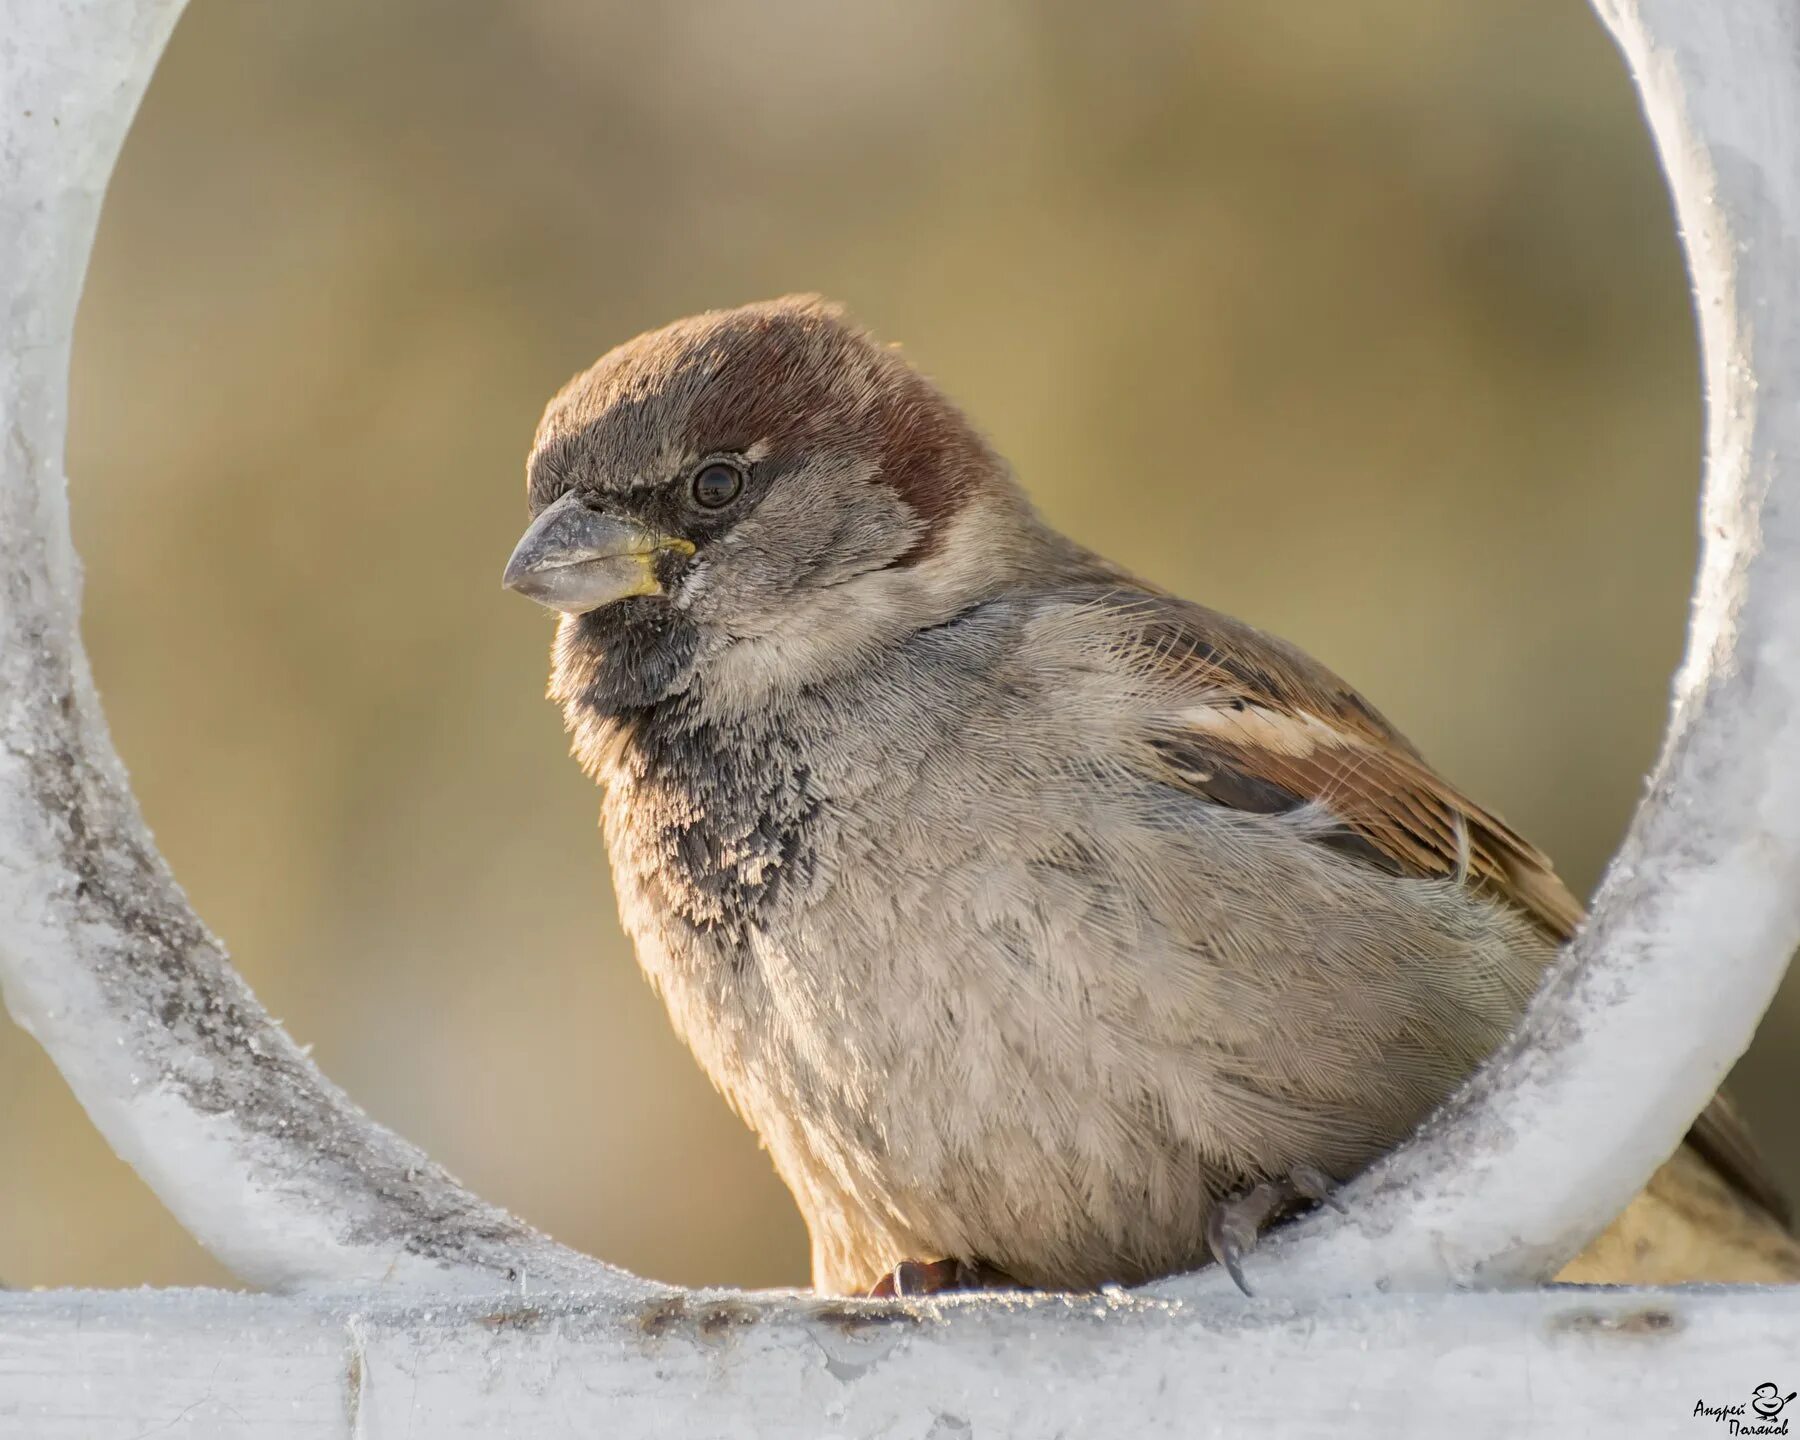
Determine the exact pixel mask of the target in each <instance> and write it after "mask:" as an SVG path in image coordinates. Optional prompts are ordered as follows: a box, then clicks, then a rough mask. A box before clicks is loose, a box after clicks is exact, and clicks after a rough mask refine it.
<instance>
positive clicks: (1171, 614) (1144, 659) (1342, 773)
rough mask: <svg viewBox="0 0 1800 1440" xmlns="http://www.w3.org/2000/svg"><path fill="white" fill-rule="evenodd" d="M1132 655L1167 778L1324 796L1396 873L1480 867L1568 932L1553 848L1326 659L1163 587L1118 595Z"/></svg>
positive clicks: (1291, 796) (1202, 785)
mask: <svg viewBox="0 0 1800 1440" xmlns="http://www.w3.org/2000/svg"><path fill="white" fill-rule="evenodd" d="M1111 603H1113V604H1116V606H1117V611H1116V613H1117V615H1118V617H1119V620H1120V621H1121V622H1122V624H1123V625H1124V627H1125V630H1126V633H1127V634H1129V636H1130V639H1129V640H1128V641H1127V642H1126V645H1127V647H1128V649H1134V650H1136V651H1137V652H1138V653H1136V654H1127V655H1126V656H1125V657H1124V658H1125V659H1126V663H1127V664H1128V665H1129V666H1130V668H1131V669H1132V670H1134V671H1136V672H1138V673H1144V672H1145V670H1146V669H1147V670H1148V673H1149V674H1150V675H1151V676H1152V677H1153V679H1152V682H1151V685H1150V693H1151V694H1153V695H1154V696H1155V697H1156V698H1155V703H1154V704H1153V705H1152V706H1151V707H1150V714H1151V726H1152V733H1153V741H1152V743H1153V745H1154V747H1155V750H1156V753H1157V755H1158V756H1159V758H1160V761H1161V763H1162V765H1163V766H1164V767H1165V768H1166V772H1167V774H1166V778H1167V779H1168V780H1169V782H1170V783H1172V784H1174V785H1176V786H1178V787H1179V788H1182V789H1186V790H1189V791H1191V792H1193V793H1195V794H1197V795H1201V796H1203V797H1205V798H1206V799H1208V800H1211V801H1213V802H1214V803H1216V804H1220V805H1228V806H1232V807H1234V808H1236V809H1242V810H1254V811H1260V812H1264V813H1272V812H1280V811H1286V810H1294V809H1298V808H1300V807H1302V806H1307V805H1314V806H1318V807H1319V808H1320V809H1322V810H1323V811H1325V812H1327V813H1328V814H1329V815H1330V816H1331V817H1332V818H1333V819H1334V820H1335V821H1336V822H1337V825H1338V827H1339V829H1338V830H1337V831H1336V832H1334V834H1332V835H1330V836H1328V837H1326V838H1327V840H1328V841H1329V842H1331V843H1336V844H1338V845H1339V846H1340V847H1341V848H1343V849H1344V850H1346V851H1347V852H1348V853H1351V854H1353V855H1356V856H1358V857H1359V858H1361V859H1363V860H1364V861H1366V862H1368V863H1370V864H1374V865H1379V866H1380V867H1382V868H1384V869H1386V870H1388V871H1390V872H1392V873H1393V874H1396V875H1407V876H1421V877H1423V876H1453V875H1461V876H1464V877H1466V879H1467V881H1468V883H1469V884H1470V885H1472V886H1474V887H1476V888H1477V889H1479V890H1482V891H1484V892H1487V893H1489V894H1492V895H1494V896H1495V897H1496V898H1498V899H1500V900H1503V901H1505V902H1506V903H1508V904H1510V905H1513V906H1516V907H1517V908H1518V909H1520V910H1522V911H1523V912H1524V913H1525V914H1526V915H1528V916H1529V917H1530V918H1531V919H1532V920H1533V921H1534V922H1535V923H1536V924H1537V925H1538V926H1539V927H1540V928H1541V929H1542V930H1543V931H1544V932H1545V933H1546V934H1547V935H1548V936H1550V937H1551V938H1552V939H1555V940H1559V941H1560V940H1566V939H1567V938H1568V937H1569V936H1570V935H1572V934H1573V933H1574V931H1575V927H1576V926H1577V925H1578V924H1580V922H1581V906H1580V904H1579V903H1578V902H1577V901H1576V899H1575V897H1574V896H1573V895H1571V894H1570V893H1569V891H1568V889H1567V888H1566V887H1565V886H1564V885H1563V883H1562V881H1561V880H1559V879H1558V878H1557V875H1556V871H1555V870H1554V869H1553V868H1552V867H1551V864H1550V862H1549V860H1548V859H1546V858H1545V856H1544V855H1543V854H1542V853H1541V852H1540V851H1538V850H1537V849H1536V848H1535V847H1533V846H1532V845H1531V844H1529V843H1528V842H1527V841H1526V840H1524V839H1523V838H1522V837H1521V836H1520V835H1519V834H1518V833H1517V832H1516V831H1515V830H1513V829H1512V828H1511V827H1510V826H1509V825H1507V823H1506V822H1505V821H1504V820H1502V819H1500V817H1499V816H1497V815H1495V814H1493V813H1492V812H1491V811H1488V810H1484V809H1482V808H1481V806H1479V805H1477V804H1475V803H1474V802H1473V801H1472V800H1470V799H1469V798H1468V797H1467V796H1465V795H1463V794H1462V793H1461V792H1460V791H1459V790H1457V789H1456V788H1455V787H1454V786H1452V785H1450V784H1448V783H1447V782H1446V781H1445V780H1444V779H1443V778H1442V777H1441V776H1439V775H1438V774H1437V773H1436V772H1435V771H1434V770H1432V768H1431V767H1430V766H1429V765H1427V764H1426V763H1425V761H1424V760H1423V758H1421V757H1420V755H1419V753H1418V751H1416V750H1415V749H1413V747H1412V746H1411V745H1410V744H1409V743H1408V742H1407V740H1406V739H1405V737H1404V736H1402V735H1401V734H1400V732H1399V731H1397V730H1396V729H1394V727H1393V726H1392V725H1390V724H1389V723H1388V722H1387V720H1386V719H1384V718H1383V717H1382V715H1381V714H1380V712H1379V711H1377V710H1376V709H1375V708H1374V707H1373V706H1372V705H1370V704H1369V703H1368V702H1367V701H1366V700H1364V699H1363V698H1362V696H1360V695H1358V694H1357V693H1356V691H1355V690H1353V689H1352V688H1351V687H1350V686H1349V685H1348V684H1346V683H1345V682H1344V681H1343V680H1340V679H1339V678H1338V677H1337V676H1336V675H1334V674H1332V673H1331V671H1329V670H1327V669H1326V668H1325V667H1324V666H1323V665H1321V664H1319V663H1318V662H1317V661H1316V660H1313V659H1312V658H1311V657H1310V656H1308V655H1306V654H1305V653H1303V652H1302V651H1300V650H1297V649H1295V648H1294V647H1293V646H1291V645H1288V644H1287V643H1285V642H1284V641H1281V640H1278V639H1276V638H1275V637H1274V636H1271V635H1265V634H1263V633H1262V632H1261V631H1259V630H1256V629H1254V628H1252V627H1251V626H1249V625H1245V624H1244V623H1242V622H1241V621H1238V620H1233V619H1232V618H1231V617H1229V616H1227V615H1221V614H1219V613H1218V612H1217V611H1213V610H1208V609H1206V608H1204V607H1203V606H1199V605H1193V604H1189V603H1186V602H1184V601H1179V600H1173V599H1169V598H1166V597H1162V596H1136V597H1131V598H1129V599H1127V598H1125V597H1123V596H1120V597H1119V598H1118V599H1117V600H1116V601H1113V602H1111Z"/></svg>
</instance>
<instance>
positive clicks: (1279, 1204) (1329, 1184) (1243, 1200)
mask: <svg viewBox="0 0 1800 1440" xmlns="http://www.w3.org/2000/svg"><path fill="white" fill-rule="evenodd" d="M1336 1191H1337V1185H1336V1182H1334V1181H1333V1180H1332V1178H1331V1177H1330V1176H1329V1175H1327V1174H1326V1173H1325V1172H1324V1171H1323V1170H1320V1169H1318V1168H1317V1167H1316V1166H1313V1165H1296V1166H1295V1167H1294V1168H1293V1169H1292V1170H1290V1171H1288V1173H1287V1177H1286V1178H1285V1179H1282V1180H1260V1181H1258V1182H1257V1183H1256V1184H1254V1185H1252V1186H1251V1187H1250V1188H1249V1189H1248V1190H1240V1191H1239V1192H1238V1193H1237V1194H1236V1195H1230V1196H1227V1197H1226V1198H1225V1199H1223V1200H1220V1201H1219V1202H1218V1203H1217V1204H1216V1205H1214V1206H1213V1208H1212V1213H1210V1214H1209V1215H1208V1216H1207V1217H1206V1248H1207V1249H1209V1250H1211V1251H1212V1255H1213V1259H1214V1260H1216V1261H1218V1262H1219V1264H1221V1265H1223V1266H1224V1267H1225V1272H1226V1273H1227V1274H1228V1275H1230V1276H1231V1279H1232V1283H1234V1284H1235V1285H1236V1286H1237V1287H1238V1289H1240V1290H1242V1291H1243V1292H1244V1294H1245V1295H1250V1294H1251V1293H1252V1292H1251V1289H1250V1286H1249V1285H1248V1284H1246V1283H1245V1280H1244V1257H1245V1256H1246V1255H1248V1254H1249V1253H1250V1252H1251V1251H1252V1250H1254V1249H1255V1248H1256V1242H1257V1240H1258V1239H1260V1238H1261V1236H1262V1232H1263V1230H1264V1229H1265V1228H1266V1227H1267V1226H1268V1224H1269V1222H1270V1221H1271V1220H1275V1219H1278V1218H1280V1217H1281V1216H1283V1215H1286V1214H1288V1213H1289V1212H1291V1211H1293V1210H1295V1209H1297V1208H1298V1207H1299V1206H1300V1205H1301V1204H1302V1203H1311V1204H1314V1205H1329V1206H1330V1207H1331V1208H1332V1209H1333V1210H1340V1211H1341V1210H1342V1209H1343V1208H1344V1207H1343V1206H1342V1205H1341V1204H1339V1203H1338V1201H1337V1198H1336Z"/></svg>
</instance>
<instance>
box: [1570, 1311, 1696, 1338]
mask: <svg viewBox="0 0 1800 1440" xmlns="http://www.w3.org/2000/svg"><path fill="white" fill-rule="evenodd" d="M1681 1323H1682V1322H1681V1317H1680V1316H1679V1315H1677V1314H1676V1313H1675V1312H1674V1311H1673V1310H1668V1309H1665V1308H1664V1307H1662V1306H1660V1305H1646V1306H1644V1307H1642V1308H1641V1309H1637V1310H1591V1309H1583V1310H1564V1311H1562V1312H1560V1313H1559V1314H1556V1315H1552V1316H1551V1317H1550V1322H1549V1325H1550V1329H1551V1331H1552V1332H1554V1333H1558V1334H1563V1335H1624V1336H1655V1335H1673V1334H1674V1333H1675V1332H1676V1331H1678V1330H1680V1329H1681Z"/></svg>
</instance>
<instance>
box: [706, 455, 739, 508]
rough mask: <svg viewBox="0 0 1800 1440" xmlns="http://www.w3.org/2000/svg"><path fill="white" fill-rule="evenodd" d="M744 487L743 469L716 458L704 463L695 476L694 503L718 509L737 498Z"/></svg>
mask: <svg viewBox="0 0 1800 1440" xmlns="http://www.w3.org/2000/svg"><path fill="white" fill-rule="evenodd" d="M743 488H744V473H743V471H741V470H739V469H738V468H737V466H735V465H727V464H726V463H725V462H724V461H723V460H714V461H711V462H709V463H708V464H705V465H702V466H701V467H700V470H699V473H698V474H696V475H695V476H694V503H695V504H696V505H699V506H701V507H703V508H704V509H707V510H718V509H721V508H723V507H724V506H726V505H729V504H730V503H731V502H732V501H733V500H735V499H737V497H738V493H739V492H740V491H741V490H743Z"/></svg>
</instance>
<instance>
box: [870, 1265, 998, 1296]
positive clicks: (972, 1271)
mask: <svg viewBox="0 0 1800 1440" xmlns="http://www.w3.org/2000/svg"><path fill="white" fill-rule="evenodd" d="M1021 1288H1023V1287H1021V1286H1020V1284H1019V1282H1018V1281H1017V1280H1015V1279H1013V1278H1012V1276H1010V1275H1008V1274H1007V1273H1006V1272H1005V1271H1004V1270H999V1269H996V1268H995V1267H994V1266H992V1265H990V1264H988V1263H987V1262H986V1261H985V1260H973V1261H971V1260H902V1261H901V1262H900V1263H899V1264H898V1265H896V1266H895V1267H894V1268H893V1269H892V1270H890V1271H888V1273H887V1274H885V1275H883V1276H882V1277H881V1278H880V1279H879V1280H877V1281H876V1282H875V1284H874V1285H873V1286H872V1287H871V1288H870V1290H869V1298H870V1299H871V1300H899V1299H909V1298H916V1297H919V1296H923V1295H953V1294H956V1293H957V1292H959V1291H964V1292H966V1291H971V1290H1018V1289H1021Z"/></svg>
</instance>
